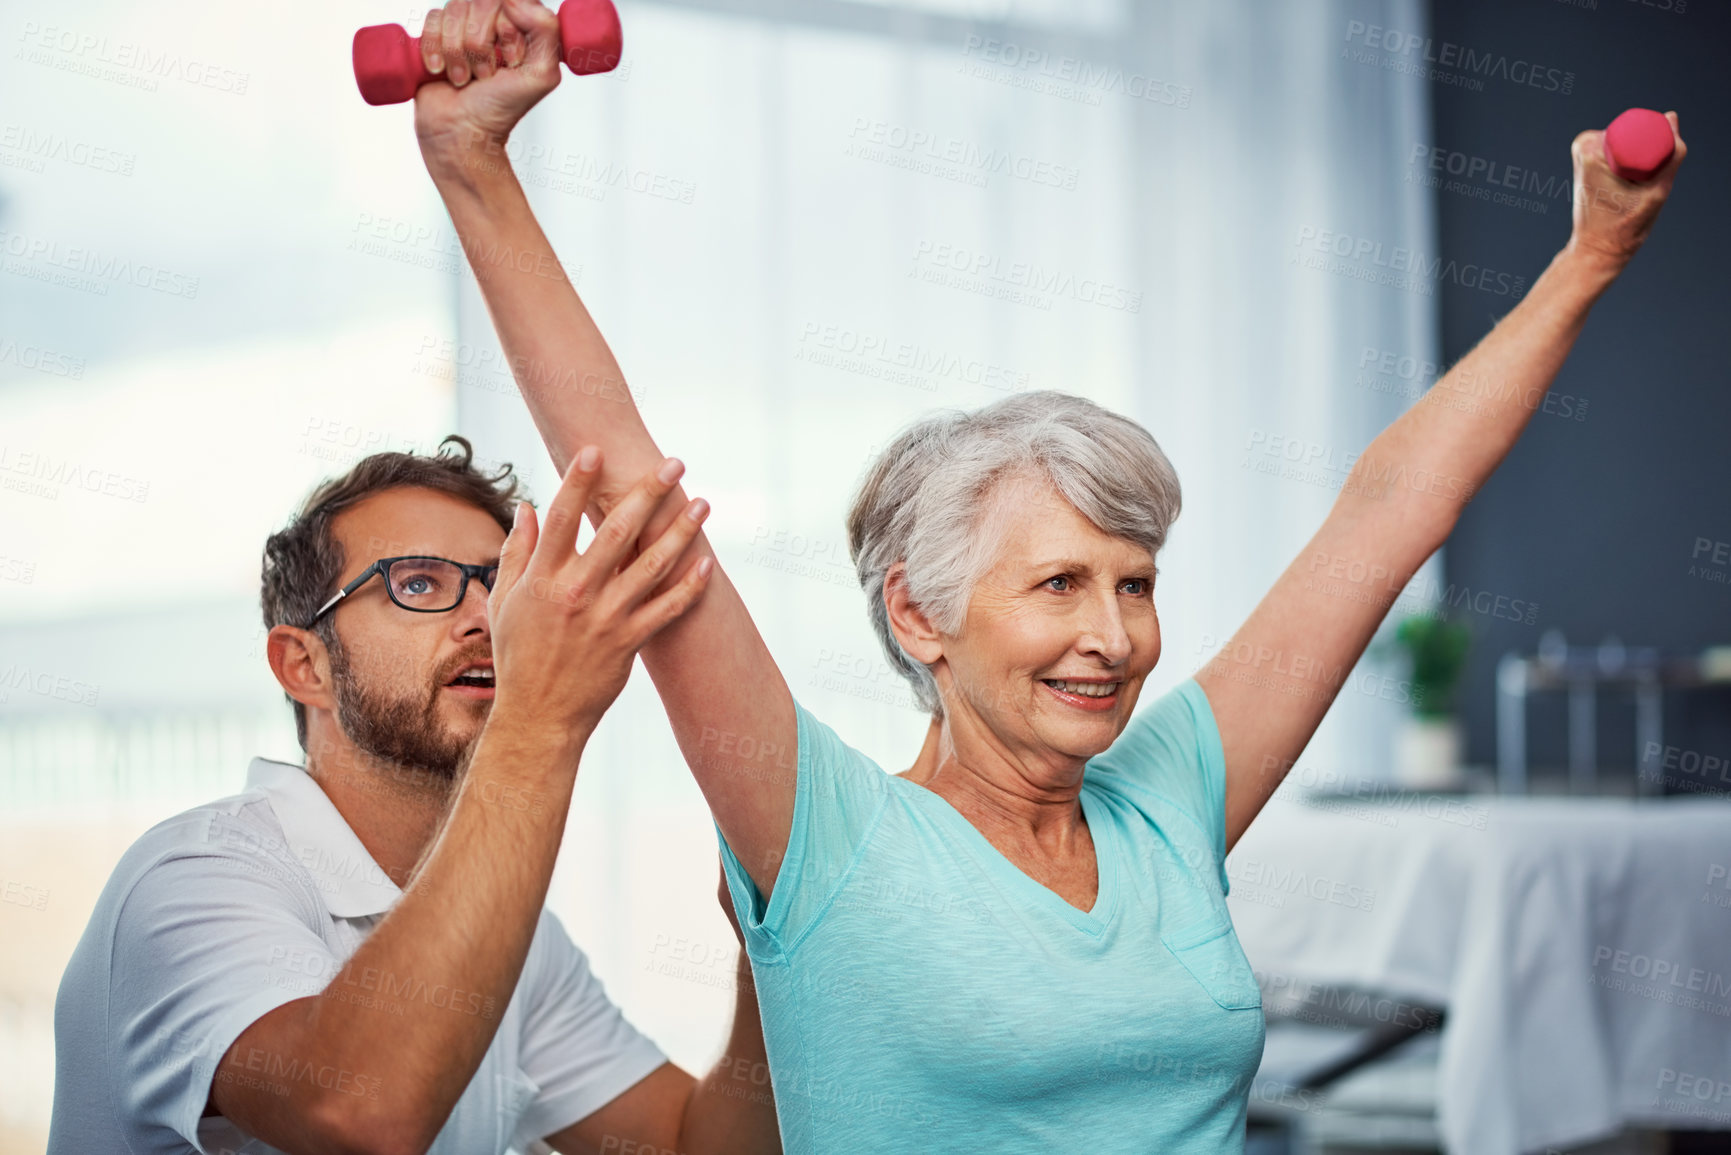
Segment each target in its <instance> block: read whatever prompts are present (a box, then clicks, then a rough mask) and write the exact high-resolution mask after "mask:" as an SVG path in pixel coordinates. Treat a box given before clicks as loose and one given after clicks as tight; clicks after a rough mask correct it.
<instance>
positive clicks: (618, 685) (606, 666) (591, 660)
mask: <svg viewBox="0 0 1731 1155" xmlns="http://www.w3.org/2000/svg"><path fill="white" fill-rule="evenodd" d="M683 471H684V467H683V466H682V465H681V464H680V463H679V462H678V461H677V460H674V459H673V458H668V459H666V460H665V461H663V462H662V463H661V465H660V466H658V467H657V468H656V470H655V471H653V472H651V473H650V474H649V475H648V476H646V477H645V478H644V479H643V480H642V481H640V482H638V484H637V485H636V487H635V488H633V489H632V490H631V492H630V493H629V494H627V495H626V497H625V498H624V499H623V500H622V501H620V503H619V504H618V505H617V506H616V507H615V508H614V509H613V511H612V512H611V513H609V514H608V515H607V518H606V520H605V521H603V522H602V523H601V525H600V527H599V528H598V529H597V530H596V531H595V539H594V541H592V542H591V543H590V545H589V548H588V550H587V551H584V552H578V550H577V528H578V526H579V525H580V524H581V523H582V520H583V511H584V509H585V508H587V507H588V505H589V502H590V499H591V497H592V494H593V491H594V488H595V485H596V483H597V482H598V481H599V480H600V478H601V451H600V450H599V449H597V448H596V447H594V446H589V447H587V448H585V449H584V450H582V451H581V452H580V453H578V454H577V457H576V458H575V460H573V462H572V464H571V468H570V469H569V470H568V471H567V472H566V474H565V479H564V481H563V482H562V483H561V484H560V486H559V492H558V493H557V494H556V495H554V498H553V501H552V502H551V504H549V505H548V507H547V523H546V525H545V526H540V525H538V524H537V521H536V517H535V511H534V510H533V509H532V508H531V507H530V506H529V504H528V503H527V502H523V503H520V504H519V505H518V506H517V521H516V524H515V526H513V528H512V530H511V533H510V535H509V536H507V537H506V539H505V546H504V549H503V550H502V551H501V553H500V556H499V574H498V577H497V578H496V579H495V580H494V583H493V591H492V594H491V595H490V596H489V598H488V601H487V620H488V627H489V629H490V631H491V633H492V641H493V664H494V678H495V680H496V688H495V690H494V700H493V710H492V715H491V718H490V719H489V722H491V721H492V720H494V719H501V718H506V719H509V720H510V724H511V725H514V726H523V727H530V728H533V729H538V730H539V729H551V730H552V731H553V732H555V733H558V734H561V735H564V734H569V733H570V732H572V731H573V730H576V731H579V732H581V733H583V734H584V735H585V736H587V734H588V732H589V731H592V730H593V729H594V727H595V724H596V723H597V722H599V721H600V719H601V715H602V714H603V713H605V712H606V710H607V708H608V707H609V706H610V705H612V704H613V700H614V699H615V698H617V697H618V696H619V691H620V690H622V689H624V688H625V681H626V679H627V678H628V677H629V676H630V674H631V663H632V659H633V658H635V657H636V655H637V651H638V650H639V649H641V648H642V646H643V644H644V643H645V642H647V641H648V640H649V639H650V638H652V637H654V636H655V634H656V633H657V632H658V631H660V630H661V629H662V628H663V627H665V626H666V625H667V624H668V623H670V622H672V621H673V620H675V619H676V618H678V617H679V616H680V615H681V614H683V613H685V611H686V610H688V609H690V608H691V607H692V606H693V605H694V604H696V602H697V599H698V598H699V597H700V596H701V595H702V593H703V590H704V587H705V585H706V584H707V582H708V579H709V575H710V572H711V571H712V570H713V568H714V565H715V563H714V560H713V559H712V558H709V557H701V558H698V559H697V560H696V561H694V562H692V563H691V565H690V566H688V567H687V568H686V569H685V572H684V573H683V575H681V576H680V577H679V578H678V579H677V580H674V581H671V582H668V578H669V576H670V575H671V574H672V573H673V572H674V570H675V568H676V567H677V566H678V564H679V561H680V559H681V558H682V557H684V556H685V554H686V552H687V550H688V549H689V547H690V545H691V543H692V541H694V540H695V539H696V537H697V533H698V530H699V529H700V528H701V527H702V525H703V521H704V519H705V518H706V517H707V516H708V515H709V503H708V502H706V501H704V500H703V499H701V498H698V499H697V500H694V501H692V502H690V503H688V504H687V505H686V507H685V509H684V510H683V511H682V512H681V513H680V514H679V515H678V516H677V517H675V518H674V519H673V522H672V523H671V524H670V525H669V526H668V527H667V529H666V530H665V531H664V532H663V533H662V534H661V536H660V537H659V538H657V539H656V540H655V542H654V543H653V544H652V545H650V546H648V547H647V548H645V549H643V550H642V551H641V552H639V553H637V554H636V556H635V557H632V556H631V554H632V551H633V549H634V546H635V544H636V542H637V539H638V536H639V535H640V534H641V533H642V532H643V527H644V524H645V523H646V522H647V521H648V520H649V517H650V515H651V514H652V513H653V512H654V511H655V508H656V507H657V506H658V505H659V504H660V502H661V499H662V498H664V497H666V496H667V494H668V493H670V492H672V490H673V487H674V485H675V484H676V483H677V482H678V481H679V476H680V474H681V473H682V472H683ZM663 584H666V588H665V589H663V590H661V592H660V593H656V592H655V590H656V589H657V587H659V586H662V585H663Z"/></svg>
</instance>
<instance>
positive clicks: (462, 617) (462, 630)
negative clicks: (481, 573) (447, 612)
mask: <svg viewBox="0 0 1731 1155" xmlns="http://www.w3.org/2000/svg"><path fill="white" fill-rule="evenodd" d="M451 617H452V618H454V619H455V620H454V621H453V622H452V623H451V631H452V632H453V633H455V634H456V635H457V636H459V637H464V638H467V637H472V636H473V635H475V634H477V633H480V634H485V633H486V632H487V587H486V586H485V585H484V584H483V583H482V582H481V580H480V579H479V578H473V579H471V580H470V582H469V588H468V589H466V590H464V591H463V600H462V601H461V602H460V603H458V605H457V608H456V609H454V610H452V611H451Z"/></svg>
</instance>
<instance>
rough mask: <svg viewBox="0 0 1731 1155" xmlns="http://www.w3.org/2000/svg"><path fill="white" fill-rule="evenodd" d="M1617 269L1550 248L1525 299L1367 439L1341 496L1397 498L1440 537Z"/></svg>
mask: <svg viewBox="0 0 1731 1155" xmlns="http://www.w3.org/2000/svg"><path fill="white" fill-rule="evenodd" d="M1619 268H1620V266H1618V265H1616V264H1615V263H1614V262H1611V261H1608V260H1607V259H1605V258H1603V257H1600V256H1597V255H1594V254H1590V253H1586V252H1582V251H1580V250H1578V249H1576V248H1574V247H1573V246H1570V247H1568V248H1565V249H1564V250H1563V251H1562V252H1560V253H1558V254H1557V256H1556V257H1555V258H1553V259H1552V261H1551V263H1550V265H1549V266H1548V267H1547V268H1546V269H1545V271H1544V273H1543V274H1541V275H1540V277H1539V279H1538V280H1537V281H1535V282H1534V283H1533V287H1532V289H1531V290H1530V291H1529V292H1528V293H1527V295H1526V297H1525V298H1524V299H1523V300H1522V301H1521V302H1520V303H1519V304H1518V305H1516V306H1515V307H1514V309H1513V310H1511V311H1510V312H1509V313H1508V315H1507V316H1505V317H1503V319H1502V320H1501V321H1500V322H1499V323H1498V324H1497V326H1496V327H1495V328H1494V329H1492V330H1491V332H1490V333H1489V334H1487V335H1486V336H1485V338H1484V339H1483V340H1482V341H1480V342H1479V343H1478V345H1477V346H1475V347H1474V348H1473V350H1472V351H1471V352H1470V353H1468V354H1467V355H1466V356H1465V357H1462V358H1461V359H1460V361H1459V362H1457V363H1456V364H1455V366H1454V367H1453V368H1452V369H1450V370H1449V371H1448V372H1447V373H1446V374H1444V376H1443V377H1442V379H1441V380H1439V381H1437V383H1436V384H1435V385H1433V386H1432V387H1431V388H1430V389H1429V390H1428V391H1427V392H1426V393H1425V395H1424V396H1423V397H1421V398H1420V399H1419V400H1418V401H1417V402H1416V403H1415V404H1414V405H1413V406H1412V408H1411V409H1409V410H1407V412H1406V413H1404V414H1403V415H1401V417H1400V418H1399V419H1397V420H1396V421H1394V422H1393V423H1392V424H1390V425H1389V427H1388V428H1387V429H1385V430H1383V432H1382V433H1381V434H1380V435H1379V436H1378V437H1377V438H1376V439H1375V440H1374V441H1372V442H1371V444H1370V445H1369V447H1367V448H1366V450H1365V451H1364V454H1363V455H1362V456H1361V457H1360V458H1359V461H1358V463H1357V464H1356V465H1355V467H1354V478H1353V481H1352V483H1351V484H1349V485H1348V486H1347V487H1345V489H1344V490H1343V500H1349V501H1350V500H1356V499H1357V498H1360V497H1362V498H1365V499H1367V500H1368V501H1371V502H1376V503H1379V504H1381V503H1390V504H1395V505H1400V506H1402V507H1403V508H1404V509H1405V510H1406V511H1407V516H1412V515H1413V514H1414V513H1415V512H1416V513H1417V515H1418V520H1423V521H1425V522H1427V523H1429V522H1431V521H1434V523H1435V527H1436V531H1437V533H1438V534H1439V536H1438V539H1437V540H1438V541H1439V542H1440V541H1441V537H1442V536H1446V535H1447V531H1448V527H1449V526H1452V524H1453V523H1454V520H1455V519H1456V518H1458V516H1459V514H1460V510H1461V508H1462V507H1463V506H1464V505H1465V504H1466V502H1467V501H1469V500H1471V498H1472V496H1473V495H1474V494H1475V493H1477V492H1478V490H1479V488H1480V487H1481V486H1482V485H1483V484H1484V482H1485V481H1486V479H1487V478H1489V477H1490V475H1491V473H1492V472H1493V471H1494V470H1495V469H1496V468H1497V466H1498V465H1499V464H1500V463H1501V462H1502V460H1503V458H1504V457H1505V456H1507V455H1508V452H1509V450H1510V449H1511V448H1513V447H1514V444H1515V442H1516V440H1518V439H1519V437H1520V435H1521V431H1522V430H1524V429H1525V428H1526V426H1527V422H1529V421H1531V420H1532V418H1533V415H1534V414H1535V413H1537V412H1539V410H1540V408H1541V407H1542V406H1543V404H1544V402H1545V398H1546V394H1547V391H1548V390H1549V388H1550V385H1551V382H1552V380H1554V379H1555V377H1556V375H1557V371H1558V370H1559V369H1561V368H1562V365H1563V362H1564V360H1565V359H1566V358H1567V357H1568V355H1569V350H1570V349H1571V348H1573V347H1574V343H1575V339H1576V338H1577V337H1579V336H1580V333H1581V329H1582V327H1583V326H1584V325H1585V324H1586V320H1587V314H1588V312H1589V311H1590V310H1591V308H1592V306H1593V303H1594V302H1595V301H1597V300H1598V299H1599V297H1600V295H1601V294H1603V293H1604V291H1605V289H1606V288H1607V287H1608V286H1609V285H1610V283H1611V282H1612V281H1613V280H1614V279H1615V278H1616V275H1617V272H1618V270H1619ZM1395 499H1399V500H1398V501H1396V500H1395ZM1381 507H1382V508H1389V505H1388V504H1382V505H1381ZM1367 508H1375V507H1374V506H1369V507H1367Z"/></svg>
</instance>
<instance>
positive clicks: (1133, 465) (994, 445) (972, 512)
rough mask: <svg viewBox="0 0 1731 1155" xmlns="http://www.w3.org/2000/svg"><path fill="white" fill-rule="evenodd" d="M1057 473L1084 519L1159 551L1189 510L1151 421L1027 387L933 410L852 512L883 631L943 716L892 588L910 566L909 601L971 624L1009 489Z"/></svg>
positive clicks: (875, 472) (869, 597)
mask: <svg viewBox="0 0 1731 1155" xmlns="http://www.w3.org/2000/svg"><path fill="white" fill-rule="evenodd" d="M1011 479H1037V480H1042V481H1049V482H1050V483H1051V484H1052V485H1053V486H1054V487H1055V488H1056V489H1057V490H1058V492H1059V493H1061V494H1063V496H1064V498H1065V499H1066V500H1067V501H1069V503H1070V504H1071V505H1073V506H1075V507H1076V510H1077V511H1078V512H1079V513H1081V515H1082V516H1083V517H1085V518H1087V519H1088V520H1089V521H1091V522H1093V523H1094V524H1095V525H1096V526H1098V527H1099V528H1100V529H1101V530H1102V531H1103V532H1105V533H1108V534H1110V535H1112V536H1113V537H1118V538H1123V539H1124V540H1126V541H1130V542H1133V543H1135V544H1136V545H1139V546H1141V547H1143V548H1144V549H1146V550H1147V551H1148V556H1149V557H1150V558H1152V557H1154V556H1155V555H1156V554H1157V553H1159V552H1160V547H1161V546H1163V545H1164V544H1165V543H1166V531H1167V530H1168V529H1169V528H1170V527H1171V525H1172V523H1173V521H1175V520H1176V519H1177V517H1178V510H1179V506H1180V495H1179V489H1178V474H1177V473H1176V472H1175V471H1174V470H1173V468H1172V463H1171V462H1170V461H1168V460H1167V459H1166V455H1165V454H1164V453H1162V452H1161V451H1160V446H1159V445H1158V444H1156V443H1155V441H1154V438H1153V437H1152V436H1150V435H1149V433H1148V431H1147V430H1146V429H1143V428H1142V427H1141V426H1140V425H1138V424H1136V423H1135V422H1134V421H1131V420H1130V419H1129V418H1127V417H1121V416H1119V415H1118V414H1116V413H1113V412H1112V411H1111V410H1109V409H1106V408H1104V407H1102V406H1100V405H1097V404H1095V403H1094V402H1092V401H1089V400H1088V399H1087V398H1085V397H1074V396H1071V395H1070V394H1067V393H1057V392H1051V391H1045V392H1037V393H1021V394H1017V395H1016V396H1014V397H1007V398H1005V399H1004V400H1002V401H998V402H994V403H993V404H991V405H987V406H985V407H983V408H981V409H976V410H975V411H973V412H972V413H967V412H963V411H961V410H959V409H951V410H945V411H942V412H938V413H934V414H932V415H931V416H929V417H926V418H923V419H922V420H920V421H918V422H916V423H915V424H913V425H912V426H910V427H909V428H907V429H906V430H904V431H903V432H902V433H901V434H900V435H899V436H898V437H897V438H896V439H895V440H894V441H892V442H890V444H889V445H888V446H887V447H886V448H885V449H884V451H883V452H882V453H880V454H878V456H877V459H876V460H875V461H873V462H872V464H871V466H870V467H869V468H868V469H867V471H866V476H865V480H864V481H863V482H862V483H861V484H860V487H859V490H858V492H857V493H856V494H855V495H854V500H853V505H852V507H851V508H850V509H849V511H848V516H847V533H848V550H849V552H850V554H851V556H852V557H853V563H854V567H855V568H856V569H857V570H858V572H859V581H860V586H861V587H862V588H863V589H864V590H865V594H866V601H867V605H868V610H869V612H870V614H871V622H872V628H873V629H874V630H876V631H877V635H878V641H879V643H881V644H882V646H883V648H884V653H885V655H886V656H888V658H889V660H890V664H891V666H893V667H894V668H895V669H896V671H897V672H899V673H900V674H901V675H902V676H903V677H904V678H906V679H907V680H908V681H909V682H911V683H913V688H914V697H915V698H916V699H917V700H918V701H919V704H920V706H921V707H922V708H923V709H926V710H929V711H931V713H932V714H934V715H936V716H939V717H942V716H943V705H942V703H941V701H940V700H939V696H938V683H937V679H936V678H934V677H932V672H931V670H929V669H928V668H927V667H926V666H925V665H923V664H922V663H920V662H918V661H915V660H914V659H913V658H912V657H911V656H909V654H908V653H907V651H905V650H903V649H902V647H901V643H899V642H897V641H896V637H895V633H894V632H893V631H892V630H891V629H890V618H889V607H888V606H887V605H886V604H885V602H884V584H885V581H886V579H887V577H888V575H889V571H890V569H891V568H892V567H893V566H895V564H896V563H897V562H902V563H905V566H906V568H905V577H906V582H907V591H908V598H909V600H910V601H912V602H913V603H914V604H915V605H917V606H919V607H920V609H921V611H922V612H924V613H925V615H926V616H927V618H929V619H930V620H931V622H932V624H933V625H935V626H936V627H937V628H938V629H939V630H940V631H942V632H944V633H947V634H955V633H957V632H959V631H960V630H961V627H962V623H963V621H964V620H965V618H966V616H967V608H968V600H969V598H970V597H971V596H972V594H973V588H974V584H975V583H976V582H977V581H978V580H979V578H980V577H981V575H982V574H984V573H985V571H986V569H987V568H989V566H990V564H991V562H992V558H993V553H992V547H993V544H994V542H993V540H992V538H993V535H992V534H990V533H988V532H986V530H987V528H988V525H989V522H990V520H991V519H990V518H988V516H987V515H988V514H989V513H990V512H991V510H992V508H993V506H992V502H991V501H990V500H989V499H990V498H991V497H992V496H993V495H994V493H995V491H996V490H997V487H998V486H999V485H1000V484H1001V483H1003V482H1005V481H1007V480H1011Z"/></svg>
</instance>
